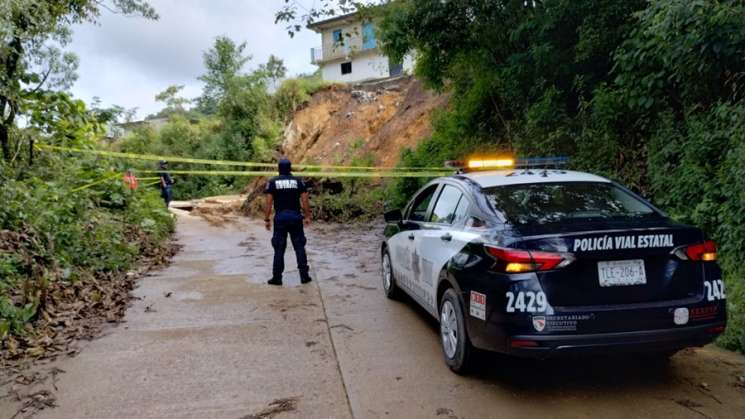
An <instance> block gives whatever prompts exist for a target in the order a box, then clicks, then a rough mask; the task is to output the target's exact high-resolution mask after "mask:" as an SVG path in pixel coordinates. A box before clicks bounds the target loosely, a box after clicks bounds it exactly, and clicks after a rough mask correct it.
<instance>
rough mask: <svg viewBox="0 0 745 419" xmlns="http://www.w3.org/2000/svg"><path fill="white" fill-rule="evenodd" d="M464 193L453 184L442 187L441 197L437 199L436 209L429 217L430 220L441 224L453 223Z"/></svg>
mask: <svg viewBox="0 0 745 419" xmlns="http://www.w3.org/2000/svg"><path fill="white" fill-rule="evenodd" d="M461 196H463V194H462V193H461V192H460V190H459V189H458V188H456V187H455V186H451V185H445V187H444V188H442V192H441V193H440V197H439V198H438V199H437V203H436V204H435V209H434V210H432V215H431V216H430V218H429V221H430V222H433V223H439V224H451V223H452V222H453V221H454V220H455V212H456V208H457V207H458V202H459V201H460V199H461Z"/></svg>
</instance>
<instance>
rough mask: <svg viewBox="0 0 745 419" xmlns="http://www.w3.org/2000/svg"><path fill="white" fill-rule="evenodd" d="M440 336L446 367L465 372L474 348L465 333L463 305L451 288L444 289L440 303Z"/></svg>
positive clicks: (457, 371)
mask: <svg viewBox="0 0 745 419" xmlns="http://www.w3.org/2000/svg"><path fill="white" fill-rule="evenodd" d="M440 337H441V339H440V340H441V343H442V352H443V354H444V355H445V363H446V364H448V367H450V369H451V370H453V371H454V372H456V373H459V374H460V373H464V372H467V370H468V368H469V367H470V365H471V361H472V358H473V352H474V350H473V347H472V346H471V343H470V341H469V340H468V336H467V334H466V325H465V319H464V317H463V306H462V305H461V302H460V299H459V298H458V294H457V293H456V292H455V290H454V289H452V288H450V289H448V290H446V291H445V293H444V294H443V296H442V299H441V303H440Z"/></svg>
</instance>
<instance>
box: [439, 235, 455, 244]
mask: <svg viewBox="0 0 745 419" xmlns="http://www.w3.org/2000/svg"><path fill="white" fill-rule="evenodd" d="M440 239H441V240H444V241H446V242H449V241H450V240H453V236H451V235H450V233H445V234H443V235H442V236H440Z"/></svg>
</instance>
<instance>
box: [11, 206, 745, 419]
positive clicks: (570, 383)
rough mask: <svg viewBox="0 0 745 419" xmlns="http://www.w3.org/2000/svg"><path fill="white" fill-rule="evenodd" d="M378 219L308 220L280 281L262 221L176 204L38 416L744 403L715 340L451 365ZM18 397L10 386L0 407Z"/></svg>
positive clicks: (450, 411) (680, 413)
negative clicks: (162, 257) (397, 293)
mask: <svg viewBox="0 0 745 419" xmlns="http://www.w3.org/2000/svg"><path fill="white" fill-rule="evenodd" d="M380 230H381V228H380V226H376V225H363V226H353V227H350V226H343V225H313V226H311V228H310V229H309V231H308V243H309V244H308V249H309V258H310V261H311V264H312V273H313V275H314V278H315V279H316V281H315V282H313V283H311V284H308V285H300V284H299V278H298V275H297V271H296V270H295V266H296V265H295V261H294V255H293V254H292V251H291V250H290V249H288V254H287V261H286V266H287V268H288V271H289V272H288V273H287V274H286V277H285V283H286V286H285V287H283V288H275V287H270V286H268V285H265V284H264V281H265V280H266V279H268V276H269V275H270V270H271V255H272V249H271V246H270V245H269V233H268V232H266V231H264V230H263V227H262V225H261V223H260V222H258V221H253V220H248V219H238V220H236V221H234V222H231V223H228V224H224V225H222V226H218V225H213V224H210V223H208V222H206V221H205V220H203V219H201V218H198V217H193V216H189V215H182V216H180V220H179V225H178V233H177V234H178V237H179V241H180V243H181V244H182V245H183V246H184V248H183V250H182V252H181V253H180V254H179V255H177V256H176V257H175V259H174V263H173V264H172V265H171V266H170V267H168V268H167V269H165V270H163V271H161V272H158V273H156V274H154V275H152V276H149V277H146V278H144V279H143V280H142V281H141V283H140V286H139V288H138V289H137V290H136V291H135V295H136V297H137V298H138V299H137V300H136V301H135V302H134V304H133V305H132V307H131V308H130V309H129V311H128V312H127V317H126V320H127V322H126V323H124V324H120V325H118V326H116V327H114V328H112V329H110V330H108V332H107V333H106V334H105V335H104V336H103V337H101V338H99V339H97V340H94V341H92V342H90V343H89V344H87V345H86V346H85V347H84V348H83V350H82V352H81V353H80V354H79V355H78V356H77V357H75V358H70V359H66V360H63V361H61V362H60V363H59V365H57V367H58V368H59V369H60V370H63V371H64V373H61V374H59V375H58V376H57V377H56V381H55V386H56V388H57V390H56V391H54V397H55V401H56V405H57V407H56V408H53V409H46V410H44V411H42V412H41V413H40V414H39V415H38V417H42V418H131V417H137V418H160V417H173V418H186V417H189V418H192V417H193V418H204V417H210V418H211V417H215V418H236V419H237V418H258V417H262V418H268V417H276V418H284V417H302V418H307V417H318V418H346V417H355V418H375V417H400V418H418V417H422V418H428V417H429V418H432V417H434V418H482V417H504V418H510V417H551V418H577V417H604V418H616V417H618V418H628V417H691V418H741V417H745V383H743V380H745V379H743V378H742V377H744V376H745V357H742V356H739V355H736V354H733V353H729V352H725V351H721V350H719V349H717V348H715V347H706V348H702V349H695V350H689V351H685V352H683V353H679V354H677V355H676V356H674V357H673V359H672V360H671V362H670V363H669V365H654V364H650V363H649V362H643V361H642V360H639V359H634V358H597V359H586V358H585V359H574V360H560V361H547V362H539V361H528V360H518V359H511V358H505V357H499V356H492V355H484V356H482V359H481V362H482V364H483V368H480V369H479V370H478V371H477V372H476V373H475V374H473V375H471V376H468V377H461V376H458V375H455V374H453V373H451V372H450V371H449V370H448V369H447V367H446V366H445V364H444V362H443V361H442V354H441V350H440V346H439V340H438V339H439V337H438V329H437V324H436V322H435V321H434V320H433V319H432V318H430V317H429V315H428V314H426V313H425V312H424V311H423V310H421V309H419V308H417V307H416V305H415V304H414V303H412V302H394V301H390V300H387V299H386V298H385V297H384V295H383V292H382V289H381V288H382V284H381V281H380V277H379V253H378V249H379V245H380V240H381V237H380ZM16 408H17V406H13V405H12V403H9V401H8V400H7V399H5V400H0V417H2V418H5V417H10V416H12V415H13V414H14V413H15V412H16V410H17V409H16ZM21 417H22V416H21Z"/></svg>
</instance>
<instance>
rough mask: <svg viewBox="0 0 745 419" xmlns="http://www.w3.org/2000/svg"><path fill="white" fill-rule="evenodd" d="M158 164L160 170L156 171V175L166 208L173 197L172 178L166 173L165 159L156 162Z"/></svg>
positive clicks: (166, 164) (166, 163)
mask: <svg viewBox="0 0 745 419" xmlns="http://www.w3.org/2000/svg"><path fill="white" fill-rule="evenodd" d="M158 166H159V167H160V172H159V173H158V176H159V177H160V196H162V197H163V200H164V201H165V202H166V208H168V205H170V204H171V198H172V197H173V191H172V190H171V186H173V179H171V175H169V174H168V162H167V161H165V160H161V161H160V162H159V163H158Z"/></svg>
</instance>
